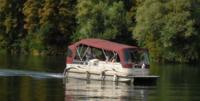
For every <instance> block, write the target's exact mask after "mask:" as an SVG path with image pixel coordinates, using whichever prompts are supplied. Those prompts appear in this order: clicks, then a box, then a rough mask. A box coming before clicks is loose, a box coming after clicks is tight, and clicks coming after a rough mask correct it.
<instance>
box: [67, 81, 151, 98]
mask: <svg viewBox="0 0 200 101" xmlns="http://www.w3.org/2000/svg"><path fill="white" fill-rule="evenodd" d="M154 88H155V87H151V86H133V85H128V84H126V83H118V84H116V83H114V82H109V81H106V82H101V81H90V82H87V81H84V80H77V79H70V80H68V82H67V83H66V85H65V101H76V100H79V101H81V100H82V101H86V100H87V101H94V100H99V101H102V100H103V101H105V100H106V101H124V100H126V101H127V100H128V101H133V100H134V101H147V97H148V89H154Z"/></svg>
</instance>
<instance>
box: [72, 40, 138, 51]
mask: <svg viewBox="0 0 200 101" xmlns="http://www.w3.org/2000/svg"><path fill="white" fill-rule="evenodd" d="M80 44H83V45H87V46H90V47H95V48H100V49H104V50H108V51H115V52H119V51H121V50H124V49H131V48H132V49H133V48H137V47H135V46H129V45H124V44H119V43H115V42H111V41H107V40H102V39H83V40H81V41H79V42H77V43H75V45H76V46H78V45H80Z"/></svg>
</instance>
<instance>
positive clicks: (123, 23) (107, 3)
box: [73, 0, 128, 40]
mask: <svg viewBox="0 0 200 101" xmlns="http://www.w3.org/2000/svg"><path fill="white" fill-rule="evenodd" d="M76 8H77V15H76V19H77V24H78V26H77V30H76V33H75V34H74V36H73V39H74V40H78V39H82V38H91V37H92V38H103V39H115V38H116V37H117V36H120V35H122V34H126V33H127V30H128V29H127V28H128V19H127V12H126V10H125V8H124V3H123V2H122V1H115V0H103V1H102V0H101V1H99V0H78V3H77V6H76Z"/></svg>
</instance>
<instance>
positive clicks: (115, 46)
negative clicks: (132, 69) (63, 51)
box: [67, 39, 148, 67]
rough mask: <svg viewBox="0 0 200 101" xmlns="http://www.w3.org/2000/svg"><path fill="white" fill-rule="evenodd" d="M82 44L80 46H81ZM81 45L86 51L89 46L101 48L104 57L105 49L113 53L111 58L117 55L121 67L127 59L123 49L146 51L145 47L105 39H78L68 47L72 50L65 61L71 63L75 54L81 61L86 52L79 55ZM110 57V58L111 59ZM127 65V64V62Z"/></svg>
mask: <svg viewBox="0 0 200 101" xmlns="http://www.w3.org/2000/svg"><path fill="white" fill-rule="evenodd" d="M81 45H82V46H81ZM80 46H81V47H80ZM83 46H87V49H86V50H87V51H88V48H89V47H92V48H96V49H100V50H102V52H103V54H104V56H105V57H106V56H107V54H106V51H110V52H112V53H113V56H112V57H111V58H115V57H116V56H115V55H118V57H119V60H120V63H121V64H122V65H123V67H127V61H126V59H125V54H124V52H125V50H137V51H147V52H148V50H147V49H145V48H138V47H136V46H129V45H124V44H120V43H115V42H111V41H107V40H102V39H83V40H80V41H79V42H76V43H74V44H72V45H70V46H69V47H68V49H70V51H72V56H71V57H67V63H73V59H74V58H75V56H76V55H79V58H80V60H81V61H83V58H84V57H85V55H86V52H87V51H85V52H84V55H83V56H82V57H81V54H80V53H81V52H82V50H83ZM78 48H80V51H78ZM111 58H110V59H111ZM128 65H129V64H128Z"/></svg>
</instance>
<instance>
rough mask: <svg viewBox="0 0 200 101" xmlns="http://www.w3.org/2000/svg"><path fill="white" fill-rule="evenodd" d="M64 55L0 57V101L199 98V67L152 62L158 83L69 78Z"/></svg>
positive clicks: (198, 100)
mask: <svg viewBox="0 0 200 101" xmlns="http://www.w3.org/2000/svg"><path fill="white" fill-rule="evenodd" d="M64 67H65V57H64V56H63V57H28V56H9V55H1V56H0V101H77V100H78V101H79V100H80V101H86V100H90V101H94V100H95V101H96V100H97V101H102V100H103V101H127V100H128V101H200V67H199V66H190V65H173V64H160V65H158V64H152V65H151V67H152V68H151V73H152V74H156V75H159V76H160V79H159V80H158V82H157V85H154V86H141V85H129V84H126V83H118V84H116V83H113V82H100V81H83V80H77V79H69V80H68V82H67V83H66V84H65V85H64V84H63V81H62V72H63V69H64Z"/></svg>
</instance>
